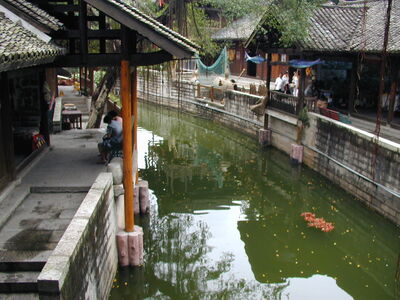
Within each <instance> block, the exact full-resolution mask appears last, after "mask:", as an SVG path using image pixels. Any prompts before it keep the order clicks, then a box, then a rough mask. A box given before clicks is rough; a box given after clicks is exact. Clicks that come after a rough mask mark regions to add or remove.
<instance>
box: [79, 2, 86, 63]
mask: <svg viewBox="0 0 400 300" xmlns="http://www.w3.org/2000/svg"><path fill="white" fill-rule="evenodd" d="M86 15H87V4H86V2H85V1H83V0H80V6H79V35H80V37H79V39H80V43H81V46H80V56H81V62H82V63H85V62H86V58H87V54H88V43H87V21H86Z"/></svg>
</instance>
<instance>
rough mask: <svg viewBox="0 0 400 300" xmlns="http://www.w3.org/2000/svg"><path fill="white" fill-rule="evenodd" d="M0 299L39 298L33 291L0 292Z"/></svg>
mask: <svg viewBox="0 0 400 300" xmlns="http://www.w3.org/2000/svg"><path fill="white" fill-rule="evenodd" d="M0 300H39V295H38V294H35V293H18V294H17V293H6V294H0Z"/></svg>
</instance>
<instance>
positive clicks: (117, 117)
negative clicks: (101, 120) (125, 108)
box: [108, 110, 122, 124]
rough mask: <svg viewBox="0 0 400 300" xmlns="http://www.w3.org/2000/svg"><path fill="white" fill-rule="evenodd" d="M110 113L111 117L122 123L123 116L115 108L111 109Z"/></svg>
mask: <svg viewBox="0 0 400 300" xmlns="http://www.w3.org/2000/svg"><path fill="white" fill-rule="evenodd" d="M108 115H109V116H110V117H111V119H113V120H115V121H118V122H120V123H121V124H122V118H121V117H120V116H119V114H118V113H117V112H116V111H115V110H111V111H109V112H108Z"/></svg>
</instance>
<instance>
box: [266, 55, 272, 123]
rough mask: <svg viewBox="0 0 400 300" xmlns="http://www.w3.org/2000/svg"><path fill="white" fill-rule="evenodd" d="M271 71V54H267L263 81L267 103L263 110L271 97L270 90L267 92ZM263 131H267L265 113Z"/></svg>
mask: <svg viewBox="0 0 400 300" xmlns="http://www.w3.org/2000/svg"><path fill="white" fill-rule="evenodd" d="M271 71H272V68H271V53H268V54H267V78H266V80H265V86H266V88H267V92H266V97H267V101H266V104H265V106H266V107H265V108H267V106H268V101H269V98H270V96H271V93H270V90H269V87H270V84H271ZM264 129H268V114H267V112H266V111H265V113H264Z"/></svg>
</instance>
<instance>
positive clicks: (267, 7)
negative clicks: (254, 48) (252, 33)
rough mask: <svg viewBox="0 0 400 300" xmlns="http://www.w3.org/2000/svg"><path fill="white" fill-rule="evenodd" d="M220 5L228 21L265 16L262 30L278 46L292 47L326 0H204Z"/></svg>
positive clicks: (305, 35)
mask: <svg viewBox="0 0 400 300" xmlns="http://www.w3.org/2000/svg"><path fill="white" fill-rule="evenodd" d="M202 1H203V3H204V4H207V5H211V6H213V7H217V8H220V9H221V11H222V12H223V14H224V16H225V18H226V19H227V20H228V21H232V20H235V19H238V18H240V17H243V16H246V15H255V16H257V15H258V16H259V15H260V14H262V15H263V17H262V20H261V22H260V24H262V25H263V26H260V27H259V33H260V34H261V35H264V36H270V35H274V36H275V37H276V38H277V39H278V40H279V43H280V45H279V46H289V45H291V44H293V43H294V42H296V41H299V40H304V39H305V38H306V37H307V28H308V25H309V23H308V22H309V18H310V15H311V14H312V12H313V10H314V9H315V8H317V7H319V6H320V5H321V4H322V3H324V2H326V1H325V0H202Z"/></svg>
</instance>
